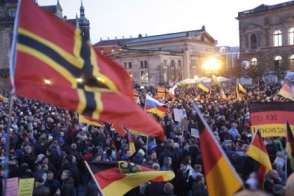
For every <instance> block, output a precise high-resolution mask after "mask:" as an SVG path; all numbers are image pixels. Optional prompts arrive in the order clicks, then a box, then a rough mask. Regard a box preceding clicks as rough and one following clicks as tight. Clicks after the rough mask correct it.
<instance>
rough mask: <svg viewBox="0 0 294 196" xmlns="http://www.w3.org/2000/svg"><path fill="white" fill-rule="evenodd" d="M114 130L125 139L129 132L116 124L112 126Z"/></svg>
mask: <svg viewBox="0 0 294 196" xmlns="http://www.w3.org/2000/svg"><path fill="white" fill-rule="evenodd" d="M111 126H112V127H113V128H114V130H115V131H116V133H118V134H119V135H120V136H122V137H125V136H126V134H127V131H126V130H125V129H124V128H123V127H122V126H120V125H116V124H112V125H111Z"/></svg>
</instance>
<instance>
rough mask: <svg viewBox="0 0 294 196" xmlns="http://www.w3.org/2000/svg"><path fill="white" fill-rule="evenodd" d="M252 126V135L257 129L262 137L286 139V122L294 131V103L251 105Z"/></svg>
mask: <svg viewBox="0 0 294 196" xmlns="http://www.w3.org/2000/svg"><path fill="white" fill-rule="evenodd" d="M249 112H250V126H251V132H252V135H253V134H254V132H255V130H256V128H258V129H259V131H260V134H261V136H262V137H273V136H280V137H286V120H288V121H289V124H290V127H291V130H294V103H293V102H275V103H250V104H249Z"/></svg>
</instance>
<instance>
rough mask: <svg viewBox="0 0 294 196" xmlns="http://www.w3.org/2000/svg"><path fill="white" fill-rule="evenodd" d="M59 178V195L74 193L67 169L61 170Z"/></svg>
mask: <svg viewBox="0 0 294 196" xmlns="http://www.w3.org/2000/svg"><path fill="white" fill-rule="evenodd" d="M61 180H62V185H61V196H68V195H74V189H75V185H74V180H73V179H72V177H71V173H70V171H69V170H63V172H62V175H61Z"/></svg>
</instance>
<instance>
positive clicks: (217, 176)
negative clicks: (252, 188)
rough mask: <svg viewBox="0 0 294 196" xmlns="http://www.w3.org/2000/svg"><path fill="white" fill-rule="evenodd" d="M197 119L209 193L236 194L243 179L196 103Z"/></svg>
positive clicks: (215, 194)
mask: <svg viewBox="0 0 294 196" xmlns="http://www.w3.org/2000/svg"><path fill="white" fill-rule="evenodd" d="M192 104H193V106H194V108H195V110H196V113H197V115H196V120H197V123H198V129H199V132H200V148H201V154H202V160H203V166H204V173H205V178H206V184H207V189H208V194H209V195H210V196H218V195H234V194H235V193H236V192H237V191H238V190H239V189H240V188H241V187H242V184H243V183H242V180H241V179H240V177H239V176H238V174H237V173H236V171H235V168H234V167H233V166H232V165H231V163H230V161H229V160H228V158H227V156H226V155H225V153H224V151H223V149H222V148H221V147H220V145H219V143H218V141H216V139H215V137H214V135H213V134H212V131H211V129H210V127H209V126H208V124H207V123H206V121H205V120H204V118H203V115H202V113H201V112H200V110H199V109H198V108H197V106H196V105H195V103H194V102H193V103H192Z"/></svg>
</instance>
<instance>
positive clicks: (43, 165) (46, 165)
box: [41, 164, 49, 171]
mask: <svg viewBox="0 0 294 196" xmlns="http://www.w3.org/2000/svg"><path fill="white" fill-rule="evenodd" d="M41 168H42V170H44V171H47V170H48V169H49V167H48V164H42V166H41Z"/></svg>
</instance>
